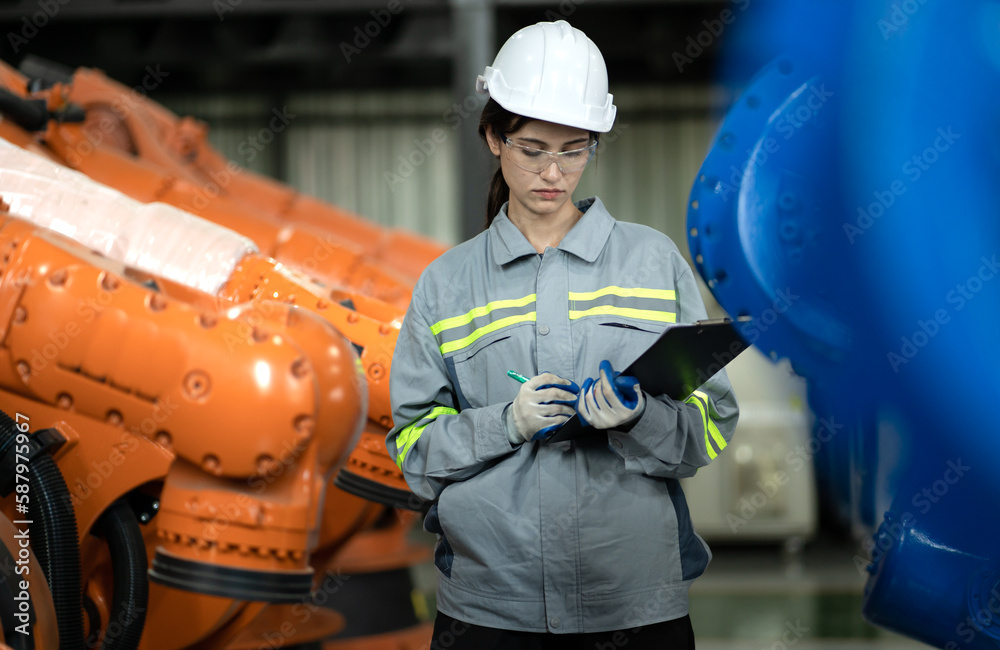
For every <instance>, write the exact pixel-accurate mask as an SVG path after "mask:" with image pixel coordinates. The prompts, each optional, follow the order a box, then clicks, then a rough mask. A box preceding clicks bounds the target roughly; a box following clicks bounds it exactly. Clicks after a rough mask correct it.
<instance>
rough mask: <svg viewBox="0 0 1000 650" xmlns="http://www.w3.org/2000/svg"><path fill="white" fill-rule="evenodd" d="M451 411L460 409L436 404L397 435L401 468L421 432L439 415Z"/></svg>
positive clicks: (397, 451)
mask: <svg viewBox="0 0 1000 650" xmlns="http://www.w3.org/2000/svg"><path fill="white" fill-rule="evenodd" d="M449 413H458V411H456V410H455V409H453V408H448V407H447V406H435V407H434V408H432V409H431V410H430V412H428V413H427V414H425V415H423V416H421V417H419V418H417V419H416V420H414V421H413V422H411V423H410V424H409V425H408V426H406V427H403V429H402V430H401V431H400V432H399V434H398V435H397V436H396V465H397V466H398V467H399V469H403V459H405V458H406V453H407V452H408V451H410V447H412V446H413V445H414V443H416V442H417V439H419V438H420V434H422V433H423V432H424V429H426V428H427V425H428V424H430V423H431V421H432V420H434V419H435V418H437V417H438V416H439V415H447V414H449ZM420 422H423V424H421V425H420V426H417V424H418V423H420Z"/></svg>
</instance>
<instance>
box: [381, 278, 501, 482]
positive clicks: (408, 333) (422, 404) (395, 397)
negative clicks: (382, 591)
mask: <svg viewBox="0 0 1000 650" xmlns="http://www.w3.org/2000/svg"><path fill="white" fill-rule="evenodd" d="M426 313H427V312H426V308H425V307H424V305H423V304H422V303H421V301H420V300H419V298H418V294H417V292H416V291H414V294H413V299H412V300H411V302H410V308H409V309H408V310H407V312H406V316H405V318H404V319H403V325H402V327H401V330H400V333H399V338H398V339H397V341H396V350H395V353H394V354H393V357H392V371H391V373H390V378H389V381H390V384H389V392H390V401H391V404H392V416H393V428H392V429H391V430H390V431H389V434H388V435H387V436H386V447H387V448H388V450H389V455H390V456H391V457H392V458H393V459H395V461H396V465H397V466H399V468H400V470H402V472H403V476H404V478H405V479H406V482H407V484H408V485H409V486H410V489H411V490H412V491H413V493H414V494H416V495H417V496H419V497H421V498H423V499H427V500H434V499H437V497H438V495H439V494H440V493H441V490H442V489H444V487H445V486H446V485H447V484H448V483H449V482H452V481H461V480H464V479H467V478H469V477H471V476H474V475H476V474H477V473H479V472H480V471H482V470H483V469H484V468H485V467H487V466H488V465H489V464H490V462H491V461H494V460H496V459H498V458H501V457H503V456H505V455H507V454H510V453H512V452H514V451H515V449H516V448H515V447H513V446H512V445H511V443H510V441H509V440H508V439H507V433H506V431H505V430H504V425H503V410H504V408H505V407H506V406H507V403H501V404H493V405H490V406H486V407H483V408H467V409H464V410H461V409H459V407H458V400H457V398H456V392H455V388H454V386H452V383H451V379H450V376H449V374H448V371H447V370H446V368H445V364H444V359H443V357H442V355H441V352H440V350H439V349H438V345H437V342H436V340H435V338H434V336H433V334H432V333H431V329H430V324H429V323H428V322H427V319H426V316H425V315H424V314H426Z"/></svg>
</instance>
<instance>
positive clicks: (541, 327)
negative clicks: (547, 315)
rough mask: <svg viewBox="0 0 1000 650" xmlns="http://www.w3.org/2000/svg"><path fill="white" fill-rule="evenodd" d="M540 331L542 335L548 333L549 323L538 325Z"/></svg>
mask: <svg viewBox="0 0 1000 650" xmlns="http://www.w3.org/2000/svg"><path fill="white" fill-rule="evenodd" d="M538 333H539V334H541V335H542V336H545V335H546V334H548V333H549V326H548V325H539V326H538Z"/></svg>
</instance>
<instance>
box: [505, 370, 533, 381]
mask: <svg viewBox="0 0 1000 650" xmlns="http://www.w3.org/2000/svg"><path fill="white" fill-rule="evenodd" d="M507 376H508V377H510V378H511V379H516V380H518V381H519V382H521V383H522V384H523V383H524V382H526V381H528V378H527V377H525V376H524V375H522V374H520V373H517V372H514V371H513V370H508V371H507Z"/></svg>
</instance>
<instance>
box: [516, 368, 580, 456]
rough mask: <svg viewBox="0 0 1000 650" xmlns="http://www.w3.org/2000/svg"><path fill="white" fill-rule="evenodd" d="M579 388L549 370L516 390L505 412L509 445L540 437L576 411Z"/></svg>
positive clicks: (547, 433)
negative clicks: (515, 394) (512, 400)
mask: <svg viewBox="0 0 1000 650" xmlns="http://www.w3.org/2000/svg"><path fill="white" fill-rule="evenodd" d="M579 392H580V387H579V386H577V385H576V384H575V383H573V382H572V381H570V380H568V379H563V378H562V377H560V376H559V375H554V374H552V373H551V372H543V373H542V374H540V375H535V376H534V377H532V378H531V379H529V380H528V381H526V382H525V383H523V384H521V389H520V390H519V391H517V396H516V397H515V398H514V402H513V403H512V404H511V405H510V406H508V407H507V409H506V410H505V414H504V428H505V429H506V431H507V439H508V440H510V443H511V444H512V445H519V444H521V443H522V442H527V441H529V440H541V439H542V438H545V437H546V436H547V435H549V434H551V433H554V432H555V431H556V429H558V428H559V427H561V426H562V425H563V424H565V423H566V420H568V419H570V418H571V417H572V416H573V415H574V414H575V413H576V408H575V406H576V400H577V393H579Z"/></svg>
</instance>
